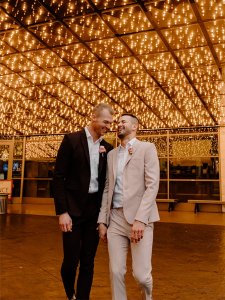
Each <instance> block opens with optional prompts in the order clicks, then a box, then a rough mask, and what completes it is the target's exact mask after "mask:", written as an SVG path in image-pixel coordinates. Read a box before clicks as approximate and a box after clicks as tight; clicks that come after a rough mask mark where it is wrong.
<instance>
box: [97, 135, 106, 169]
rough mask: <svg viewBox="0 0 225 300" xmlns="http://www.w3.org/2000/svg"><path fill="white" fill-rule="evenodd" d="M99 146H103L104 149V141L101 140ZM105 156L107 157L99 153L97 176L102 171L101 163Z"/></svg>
mask: <svg viewBox="0 0 225 300" xmlns="http://www.w3.org/2000/svg"><path fill="white" fill-rule="evenodd" d="M100 146H104V147H105V148H106V145H105V141H104V140H102V141H101V142H100ZM106 156H107V153H99V165H98V174H100V173H101V171H102V167H103V165H104V164H103V163H104V160H105V159H106Z"/></svg>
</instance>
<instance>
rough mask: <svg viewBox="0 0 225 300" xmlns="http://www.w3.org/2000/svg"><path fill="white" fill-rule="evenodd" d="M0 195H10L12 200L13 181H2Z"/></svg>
mask: <svg viewBox="0 0 225 300" xmlns="http://www.w3.org/2000/svg"><path fill="white" fill-rule="evenodd" d="M0 194H8V199H11V197H12V180H0Z"/></svg>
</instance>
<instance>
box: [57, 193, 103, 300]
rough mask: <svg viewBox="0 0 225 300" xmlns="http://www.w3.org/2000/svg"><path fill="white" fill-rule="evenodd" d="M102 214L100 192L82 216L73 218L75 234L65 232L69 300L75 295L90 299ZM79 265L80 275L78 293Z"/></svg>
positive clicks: (64, 269)
mask: <svg viewBox="0 0 225 300" xmlns="http://www.w3.org/2000/svg"><path fill="white" fill-rule="evenodd" d="M98 213H99V208H98V205H97V193H96V194H89V196H88V202H87V205H86V208H85V211H84V213H83V214H82V216H81V217H72V220H73V228H72V232H64V233H63V251H64V258H63V263H62V267H61V276H62V280H63V284H64V288H65V291H66V295H67V297H68V298H69V299H71V298H72V296H73V294H75V295H76V299H77V300H89V296H90V291H91V285H92V281H93V273H94V258H95V254H96V250H97V246H98V242H99V235H98V231H97V230H96V228H97V218H98ZM78 264H79V274H78V278H77V286H76V292H75V289H74V285H75V279H76V272H77V267H78Z"/></svg>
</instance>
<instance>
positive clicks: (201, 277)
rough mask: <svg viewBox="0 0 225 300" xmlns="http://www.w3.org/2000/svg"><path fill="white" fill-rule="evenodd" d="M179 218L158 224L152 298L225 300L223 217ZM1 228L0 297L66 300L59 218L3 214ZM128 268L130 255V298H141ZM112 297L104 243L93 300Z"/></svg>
mask: <svg viewBox="0 0 225 300" xmlns="http://www.w3.org/2000/svg"><path fill="white" fill-rule="evenodd" d="M181 214H182V213H179V214H178V215H179V217H178V218H177V219H176V215H174V214H171V213H170V214H167V213H166V212H165V213H164V215H163V217H162V222H159V223H157V224H156V225H155V239H154V249H153V277H154V293H153V294H154V300H225V222H224V217H221V215H224V214H214V220H215V222H212V221H210V224H216V225H204V223H206V222H207V216H208V215H210V216H209V217H210V218H211V219H212V215H211V214H205V216H206V221H205V222H204V217H203V219H201V216H204V214H199V215H198V216H194V217H193V214H192V215H191V218H192V219H191V222H190V223H198V224H185V223H183V222H186V223H188V218H187V216H186V217H184V218H182V217H181ZM193 218H197V219H193ZM211 219H210V220H211ZM220 219H221V222H220V221H219V222H218V220H220ZM176 220H177V222H178V223H177V222H176ZM183 220H185V221H183ZM202 220H203V221H202ZM173 221H174V222H173ZM194 221H196V222H194ZM223 225H224V226H223ZM0 230H1V236H0V238H1V241H0V242H1V244H0V250H1V251H0V299H1V300H12V299H19V300H25V299H29V300H48V299H52V300H53V299H58V300H60V299H62V300H63V299H66V298H65V295H64V291H63V287H62V283H61V279H60V275H59V269H60V264H61V257H62V248H61V234H60V232H59V230H58V220H57V218H56V217H47V216H33V215H13V214H12V215H10V214H8V215H1V216H0ZM130 265H131V263H130V257H128V274H127V291H128V299H129V300H139V299H141V297H140V294H139V290H138V288H137V286H136V283H135V281H134V280H133V278H132V275H131V267H130ZM110 299H111V294H110V281H109V275H108V256H107V249H106V245H105V244H103V243H100V245H99V248H98V253H97V257H96V264H95V277H94V283H93V288H92V294H91V300H110ZM121 300H122V299H121Z"/></svg>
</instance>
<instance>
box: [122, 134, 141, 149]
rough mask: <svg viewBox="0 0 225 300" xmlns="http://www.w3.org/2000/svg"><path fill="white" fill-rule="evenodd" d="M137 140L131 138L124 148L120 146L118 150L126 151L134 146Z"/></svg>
mask: <svg viewBox="0 0 225 300" xmlns="http://www.w3.org/2000/svg"><path fill="white" fill-rule="evenodd" d="M136 140H137V138H136V137H134V138H132V140H130V141H129V142H128V143H127V144H126V147H125V148H124V147H123V146H122V145H121V144H120V145H119V148H120V149H128V148H130V147H132V146H133V145H134V143H135V142H136Z"/></svg>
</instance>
